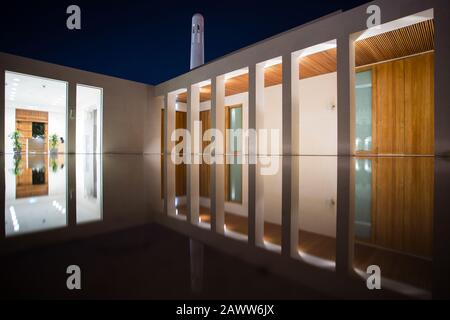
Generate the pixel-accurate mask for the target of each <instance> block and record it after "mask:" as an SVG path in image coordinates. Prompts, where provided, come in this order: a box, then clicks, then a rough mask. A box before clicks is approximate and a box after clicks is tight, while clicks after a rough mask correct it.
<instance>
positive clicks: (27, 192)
mask: <svg viewBox="0 0 450 320" xmlns="http://www.w3.org/2000/svg"><path fill="white" fill-rule="evenodd" d="M43 157H44V158H43V163H44V170H45V171H44V180H45V182H44V183H43V184H39V185H33V169H32V168H27V167H26V163H27V159H26V158H24V159H23V161H21V163H20V168H21V171H22V173H21V174H20V175H18V176H17V177H16V199H23V198H29V197H39V196H47V195H48V158H47V157H46V156H43Z"/></svg>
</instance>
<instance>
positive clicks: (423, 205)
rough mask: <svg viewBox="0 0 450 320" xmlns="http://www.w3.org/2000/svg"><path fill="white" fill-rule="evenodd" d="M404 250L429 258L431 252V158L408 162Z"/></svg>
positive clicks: (432, 179)
mask: <svg viewBox="0 0 450 320" xmlns="http://www.w3.org/2000/svg"><path fill="white" fill-rule="evenodd" d="M404 162H405V163H404V174H405V212H404V216H405V218H404V221H403V228H404V230H405V233H404V236H403V240H404V246H403V249H404V250H405V251H406V252H410V253H413V254H415V255H419V256H424V257H431V256H432V249H433V209H434V158H428V157H425V158H407V159H405V161H404Z"/></svg>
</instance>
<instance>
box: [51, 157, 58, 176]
mask: <svg viewBox="0 0 450 320" xmlns="http://www.w3.org/2000/svg"><path fill="white" fill-rule="evenodd" d="M50 168H51V169H52V172H53V173H56V172H58V162H57V160H56V157H54V156H52V157H50Z"/></svg>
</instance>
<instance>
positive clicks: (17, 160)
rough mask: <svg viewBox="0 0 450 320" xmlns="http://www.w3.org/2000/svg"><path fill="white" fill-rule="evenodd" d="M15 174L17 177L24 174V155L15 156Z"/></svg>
mask: <svg viewBox="0 0 450 320" xmlns="http://www.w3.org/2000/svg"><path fill="white" fill-rule="evenodd" d="M12 171H13V174H14V175H15V176H16V177H17V176H20V175H22V171H23V170H22V157H14V168H13V170H12Z"/></svg>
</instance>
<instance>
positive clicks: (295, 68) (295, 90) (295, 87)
mask: <svg viewBox="0 0 450 320" xmlns="http://www.w3.org/2000/svg"><path fill="white" fill-rule="evenodd" d="M290 56H291V61H290V67H291V77H290V78H291V110H292V121H291V126H292V127H291V132H292V137H291V139H292V142H291V143H292V155H294V156H297V155H300V52H294V53H292V54H291V55H290ZM283 62H284V61H283ZM299 165H300V163H299V159H298V158H293V159H292V165H291V208H290V211H291V215H290V225H289V227H290V234H291V242H290V254H291V257H298V240H299V239H298V235H299V224H298V220H299V208H300V203H299V196H300V168H299Z"/></svg>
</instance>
